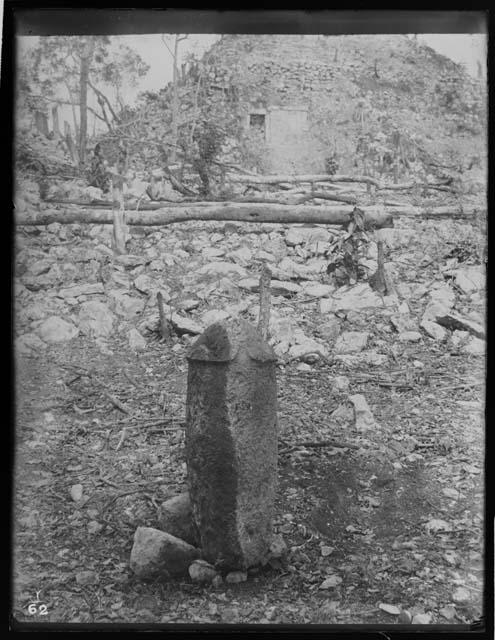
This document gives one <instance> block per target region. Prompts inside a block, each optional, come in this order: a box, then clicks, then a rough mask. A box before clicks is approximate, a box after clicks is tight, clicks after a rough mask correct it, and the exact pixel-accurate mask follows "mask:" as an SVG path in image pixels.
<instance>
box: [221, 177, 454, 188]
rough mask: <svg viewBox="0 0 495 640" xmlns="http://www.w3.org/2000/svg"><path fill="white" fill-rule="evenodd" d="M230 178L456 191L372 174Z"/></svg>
mask: <svg viewBox="0 0 495 640" xmlns="http://www.w3.org/2000/svg"><path fill="white" fill-rule="evenodd" d="M228 177H229V180H231V181H232V182H242V183H248V184H277V183H286V184H293V183H295V182H311V183H314V182H360V183H364V184H370V185H372V186H374V187H376V188H377V189H380V190H393V191H401V190H407V189H414V188H415V187H420V188H422V189H438V190H439V191H454V189H452V188H451V187H449V186H448V185H447V184H446V183H436V182H435V183H417V182H404V183H398V184H386V183H381V182H380V181H379V180H376V179H375V178H371V177H370V176H348V175H342V174H337V173H336V174H334V175H328V174H300V175H293V176H291V175H281V174H276V175H253V176H246V175H229V176H228Z"/></svg>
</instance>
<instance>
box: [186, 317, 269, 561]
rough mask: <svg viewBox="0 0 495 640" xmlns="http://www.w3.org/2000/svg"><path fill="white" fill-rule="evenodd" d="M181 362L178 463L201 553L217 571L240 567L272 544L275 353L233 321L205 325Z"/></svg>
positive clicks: (246, 326)
mask: <svg viewBox="0 0 495 640" xmlns="http://www.w3.org/2000/svg"><path fill="white" fill-rule="evenodd" d="M188 361H189V371H188V385H187V405H186V464H187V474H188V484H189V494H190V499H191V505H192V513H193V518H194V521H195V524H196V526H197V528H198V531H199V535H200V540H201V548H202V557H204V558H205V559H206V560H208V561H209V562H210V563H212V564H215V565H216V566H217V568H219V567H223V568H228V569H241V568H247V567H250V566H253V565H256V564H258V563H259V562H262V561H263V559H264V558H265V557H266V554H267V553H269V550H270V543H271V541H272V520H273V515H274V503H275V494H276V485H277V383H276V356H275V353H274V351H273V349H272V348H271V347H270V346H269V345H268V343H267V342H265V341H264V340H263V338H262V337H261V335H260V334H259V333H258V331H257V330H256V329H255V327H253V326H252V325H250V324H249V323H248V322H246V321H244V320H242V319H238V320H233V321H230V322H227V321H224V322H221V323H215V324H213V325H211V326H210V327H208V328H207V329H206V331H205V332H204V333H203V334H202V335H201V336H200V337H199V338H198V339H197V340H196V342H195V343H194V344H193V345H192V347H191V349H190V351H189V354H188Z"/></svg>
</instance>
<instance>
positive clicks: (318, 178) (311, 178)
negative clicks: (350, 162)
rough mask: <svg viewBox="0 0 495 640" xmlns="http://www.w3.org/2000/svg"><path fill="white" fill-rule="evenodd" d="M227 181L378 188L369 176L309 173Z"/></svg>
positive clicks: (242, 177) (240, 178)
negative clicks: (324, 183) (339, 184)
mask: <svg viewBox="0 0 495 640" xmlns="http://www.w3.org/2000/svg"><path fill="white" fill-rule="evenodd" d="M228 179H229V180H230V181H231V182H243V183H244V182H245V183H249V184H277V183H278V182H285V183H288V184H293V183H294V182H365V183H367V184H372V185H374V186H379V183H378V181H377V180H375V179H374V178H370V177H369V176H347V175H340V174H334V175H330V174H327V173H319V174H313V173H309V174H300V175H292V176H291V175H283V174H276V175H256V176H254V175H253V176H245V175H232V174H229V176H228Z"/></svg>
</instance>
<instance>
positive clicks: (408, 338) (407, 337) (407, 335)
mask: <svg viewBox="0 0 495 640" xmlns="http://www.w3.org/2000/svg"><path fill="white" fill-rule="evenodd" d="M399 340H400V341H401V342H419V341H420V340H421V334H420V333H419V331H402V332H401V333H399Z"/></svg>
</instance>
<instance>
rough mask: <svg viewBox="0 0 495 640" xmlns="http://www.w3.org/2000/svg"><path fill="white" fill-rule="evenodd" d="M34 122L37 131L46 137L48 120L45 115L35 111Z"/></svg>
mask: <svg viewBox="0 0 495 640" xmlns="http://www.w3.org/2000/svg"><path fill="white" fill-rule="evenodd" d="M34 120H35V123H36V128H37V129H38V131H39V132H40V133H42V134H43V135H44V136H45V137H46V136H48V120H47V117H46V113H43V112H42V111H36V112H35V114H34Z"/></svg>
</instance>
